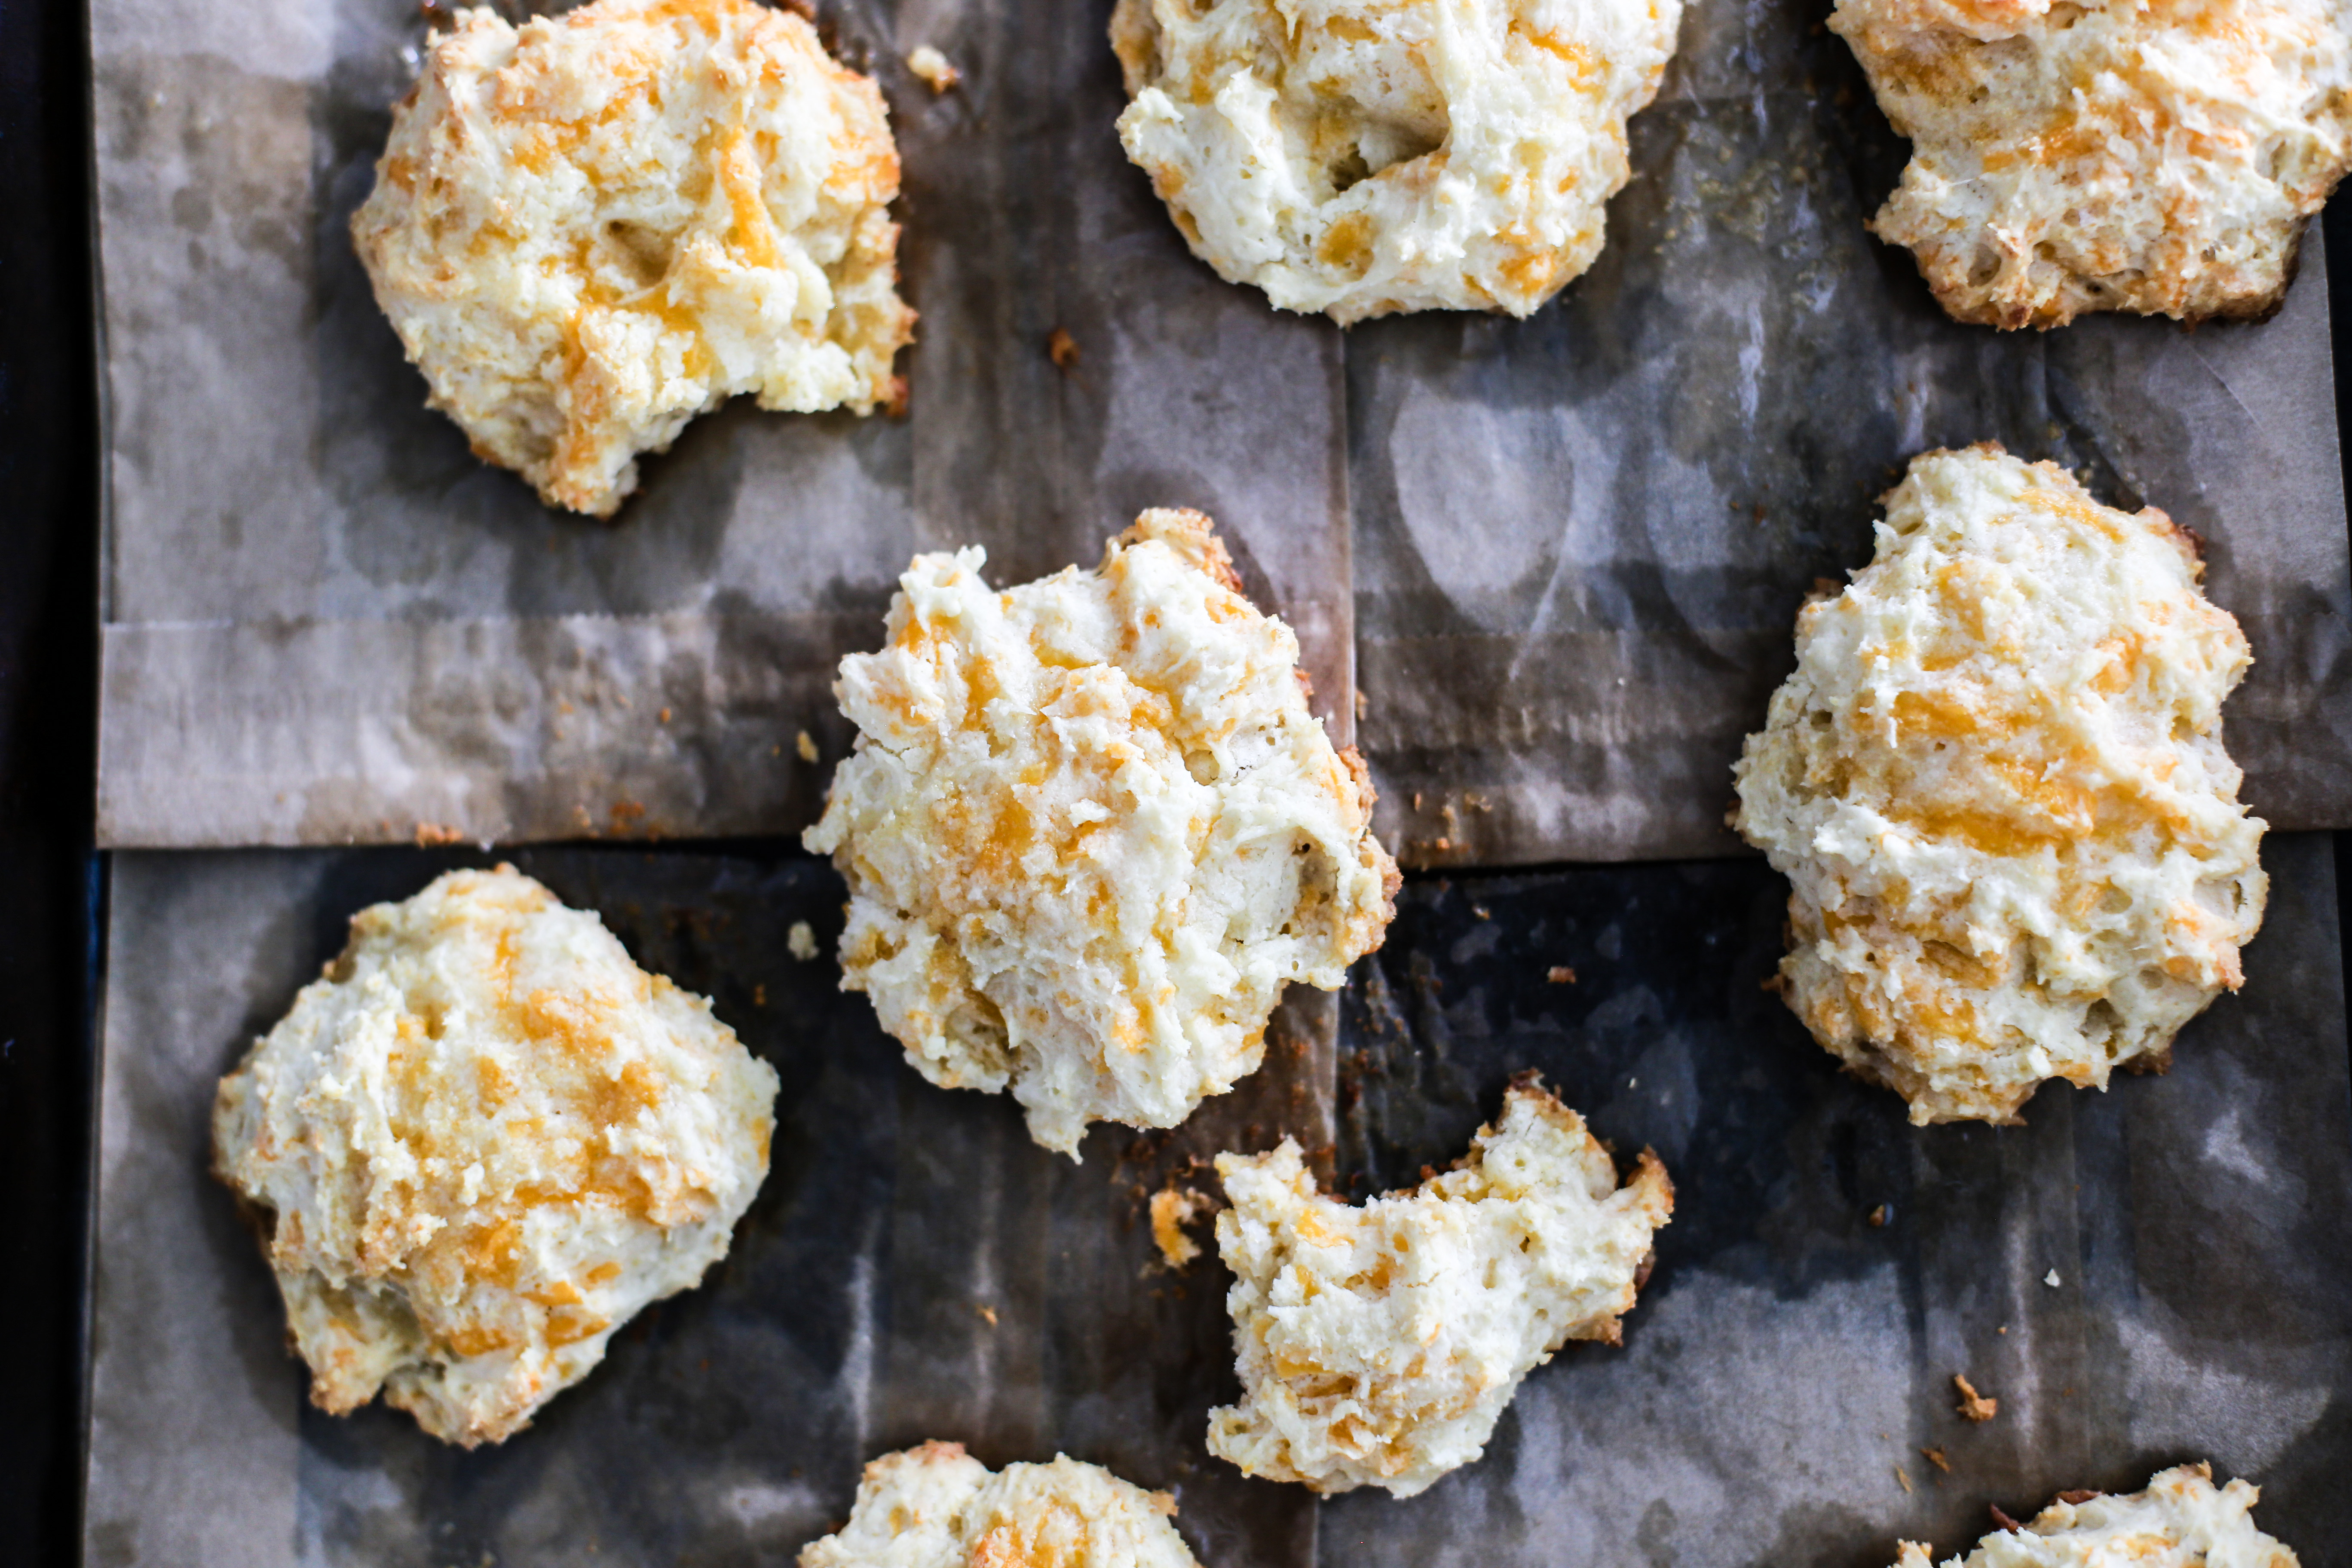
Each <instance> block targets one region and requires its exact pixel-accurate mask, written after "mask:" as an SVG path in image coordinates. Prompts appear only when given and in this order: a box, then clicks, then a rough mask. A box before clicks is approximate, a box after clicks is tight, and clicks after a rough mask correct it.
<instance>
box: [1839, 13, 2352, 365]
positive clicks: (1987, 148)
mask: <svg viewBox="0 0 2352 1568" xmlns="http://www.w3.org/2000/svg"><path fill="white" fill-rule="evenodd" d="M1830 26H1832V28H1834V29H1836V31H1837V32H1838V33H1840V34H1841V35H1843V37H1844V38H1845V40H1846V41H1847V42H1848V43H1849V44H1851V45H1852V46H1853V51H1854V54H1855V55H1856V57H1857V58H1860V59H1861V61H1862V65H1863V68H1864V71H1865V72H1867V73H1868V75H1869V77H1870V85H1871V89H1872V90H1873V91H1874V92H1875V93H1876V94H1877V95H1878V102H1879V106H1880V107H1881V108H1882V109H1884V110H1885V111H1886V116H1887V118H1888V119H1889V120H1891V121H1894V123H1895V130H1896V131H1898V132H1901V133H1902V134H1903V135H1905V136H1906V137H1908V138H1910V140H1911V142H1912V156H1911V163H1910V166H1909V167H1908V168H1906V169H1905V170H1904V172H1903V182H1902V184H1901V185H1900V186H1899V187H1898V188H1897V189H1896V190H1895V194H1894V195H1893V196H1892V197H1890V198H1889V199H1888V201H1887V203H1886V205H1885V206H1884V207H1883V208H1881V209H1880V211H1879V213H1878V216H1877V217H1876V218H1875V219H1874V220H1873V222H1872V224H1871V227H1872V229H1873V231H1874V232H1875V233H1876V234H1877V235H1878V237H1880V238H1882V239H1885V240H1887V241H1889V242H1891V243H1893V244H1895V245H1901V246H1907V247H1910V249H1911V250H1912V251H1913V252H1914V253H1916V256H1917V257H1918V260H1919V268H1920V270H1921V271H1922V272H1923V273H1925V274H1926V275H1927V282H1928V285H1929V286H1930V287H1931V288H1932V289H1934V290H1935V293H1936V298H1937V300H1940V301H1942V303H1943V306H1944V309H1945V310H1948V311H1950V312H1951V313H1952V315H1954V316H1956V317H1958V319H1959V320H1961V321H1980V322H1984V323H1986V324H1989V325H1991V326H1997V327H2024V326H2035V327H2054V326H2060V325H2063V324H2064V323H2065V322H2067V321H2072V320H2073V319H2074V317H2075V316H2077V315H2079V314H2081V313H2082V312H2083V311H2085V310H2137V311H2141V312H2145V313H2153V314H2162V315H2167V316H2172V317H2176V318H2179V319H2183V320H2188V321H2200V320H2203V319H2204V318H2206V317H2209V316H2260V315H2264V314H2267V313H2268V312H2269V311H2271V310H2273V309H2275V308H2276V307H2277V305H2278V303H2279V300H2281V299H2282V298H2283V297H2284V294H2285V291H2286V285H2287V280H2288V279H2289V277H2290V276H2291V275H2292V273H2293V269H2294V253H2295V246H2296V243H2297V240H2298V237H2299V236H2300V235H2301V233H2302V231H2303V222H2304V219H2305V218H2306V217H2308V216H2310V215H2311V214H2313V213H2315V212H2317V211H2318V210H2319V209H2320V206H2321V205H2322V204H2324V203H2325V202H2326V200H2327V193H2328V192H2329V191H2331V190H2333V189H2334V188H2335V186H2336V181H2337V180H2338V179H2339V178H2341V177H2342V176H2343V174H2344V172H2345V169H2346V167H2347V162H2352V17H2347V12H2346V10H2345V8H2344V6H2343V5H2342V4H2341V3H2340V0H2107V3H2105V4H2101V3H2098V0H2092V3H2090V4H2087V5H2077V4H2073V3H2071V0H2057V3H2055V4H2053V0H1839V4H1838V6H1837V10H1836V12H1835V14H1834V15H1833V16H1832V18H1831V20H1830Z"/></svg>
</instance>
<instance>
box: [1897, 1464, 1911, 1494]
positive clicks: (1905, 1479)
mask: <svg viewBox="0 0 2352 1568" xmlns="http://www.w3.org/2000/svg"><path fill="white" fill-rule="evenodd" d="M1895 1479H1896V1480H1898V1481H1901V1482H1902V1483H1903V1489H1904V1490H1905V1491H1906V1492H1908V1491H1909V1490H1910V1489H1911V1478H1910V1477H1909V1476H1908V1475H1907V1474H1906V1473H1905V1472H1904V1469H1903V1467H1902V1466H1900V1465H1897V1466H1895Z"/></svg>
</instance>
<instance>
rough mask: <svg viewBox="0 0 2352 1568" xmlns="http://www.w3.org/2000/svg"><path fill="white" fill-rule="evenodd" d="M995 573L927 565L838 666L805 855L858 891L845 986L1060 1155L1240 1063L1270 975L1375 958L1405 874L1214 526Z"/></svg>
mask: <svg viewBox="0 0 2352 1568" xmlns="http://www.w3.org/2000/svg"><path fill="white" fill-rule="evenodd" d="M984 559H985V557H984V556H983V555H982V552H980V551H978V550H964V551H960V552H957V553H956V554H953V555H922V556H918V557H917V558H916V559H915V563H914V564H913V565H912V566H911V567H910V568H909V569H908V572H907V574H905V575H904V576H903V577H901V578H900V579H899V584H900V588H899V592H898V595H897V597H896V598H895V599H893V600H892V602H891V605H890V617H889V623H888V644H887V647H884V648H883V649H882V650H881V651H880V652H878V653H870V654H854V655H852V656H851V657H849V658H845V659H844V660H842V662H841V679H840V680H839V681H838V682H837V683H836V684H835V688H834V691H835V695H836V696H837V697H838V698H839V699H840V700H841V705H842V710H843V711H844V712H845V713H847V714H848V715H849V717H850V719H851V720H852V721H855V722H856V725H857V730H858V735H857V744H856V751H855V752H853V753H852V754H851V755H850V756H849V757H848V758H847V759H845V761H844V762H843V763H842V764H841V767H840V769H839V770H838V771H837V772H836V773H835V774H834V779H833V786H832V789H831V792H830V794H829V795H828V797H827V800H826V803H825V810H824V817H823V819H822V820H820V821H819V822H818V823H817V825H816V826H814V827H812V828H811V829H809V831H808V834H807V837H806V843H807V845H808V847H810V848H811V849H813V850H815V851H817V852H818V853H820V854H829V855H831V856H832V857H833V858H834V863H835V865H836V866H838V867H839V868H841V871H842V874H843V875H844V876H845V878H847V879H848V882H849V895H850V902H849V921H848V925H847V928H846V929H845V931H843V932H842V937H841V959H842V968H843V971H844V973H843V979H842V984H843V985H844V986H845V987H847V988H849V989H851V990H857V991H863V992H865V993H866V994H867V995H869V996H870V997H872V998H873V1001H874V1008H875V1011H876V1013H877V1014H878V1015H879V1016H880V1018H881V1021H882V1026H883V1027H884V1028H885V1029H887V1030H888V1031H889V1032H890V1033H891V1034H892V1035H893V1036H895V1037H897V1038H898V1041H899V1043H900V1044H901V1045H903V1046H905V1047H907V1059H908V1061H909V1062H910V1063H911V1064H913V1066H914V1067H915V1068H916V1069H917V1070H918V1071H919V1072H920V1073H922V1075H923V1076H924V1077H926V1078H928V1079H930V1080H931V1081H932V1082H933V1083H936V1084H939V1085H940V1086H941V1087H942V1088H947V1089H982V1090H984V1091H987V1092H989V1093H997V1092H1001V1091H1003V1089H1007V1088H1008V1087H1009V1088H1010V1089H1012V1091H1013V1097H1014V1098H1015V1099H1016V1100H1019V1101H1020V1102H1021V1104H1022V1105H1023V1107H1024V1109H1025V1110H1027V1112H1028V1119H1029V1131H1030V1135H1031V1136H1032V1137H1034V1139H1036V1141H1037V1142H1040V1143H1042V1144H1044V1145H1045V1147H1046V1148H1048V1149H1055V1150H1059V1151H1061V1152H1065V1153H1068V1154H1071V1155H1072V1156H1073V1157H1075V1156H1076V1151H1077V1146H1078V1141H1079V1139H1080V1138H1082V1137H1083V1136H1084V1135H1085V1132H1086V1129H1087V1122H1089V1121H1105V1120H1108V1121H1123V1122H1126V1123H1127V1124H1128V1125H1129V1126H1132V1127H1172V1126H1174V1125H1175V1124H1176V1123H1178V1122H1180V1121H1183V1120H1184V1118H1185V1117H1187V1116H1189V1115H1190V1114H1192V1108H1193V1107H1194V1106H1196V1105H1198V1104H1200V1102H1201V1101H1202V1099H1204V1098H1205V1097H1207V1096H1209V1095H1213V1094H1223V1093H1224V1092H1225V1091H1226V1090H1227V1089H1231V1088H1232V1087H1233V1086H1234V1083H1235V1081H1237V1080H1238V1079H1242V1078H1244V1077H1245V1076H1247V1075H1248V1074H1250V1073H1253V1072H1255V1071H1256V1070H1257V1067H1258V1063H1259V1062H1260V1061H1261V1060H1262V1059H1263V1058H1264V1057H1265V1027H1266V1020H1267V1017H1268V1016H1269V1015H1270V1014H1271V1013H1272V1012H1273V1010H1274V1005H1275V1004H1276V1001H1277V1000H1279V998H1280V996H1281V994H1282V988H1283V986H1284V985H1285V984H1287V983H1289V982H1291V981H1299V982H1303V983H1304V984H1309V985H1316V986H1320V987H1322V988H1323V989H1325V990H1332V989H1336V988H1337V987H1338V986H1339V984H1341V983H1342V981H1343V980H1344V979H1345V977H1346V973H1347V968H1348V965H1349V963H1352V962H1353V961H1354V960H1355V959H1356V958H1358V957H1359V956H1360V955H1361V954H1363V953H1365V952H1370V950H1371V949H1373V948H1375V947H1377V946H1379V945H1380V942H1381V935H1382V933H1383V932H1384V931H1385V930H1386V929H1387V926H1388V921H1389V918H1390V915H1391V904H1390V901H1389V900H1390V897H1391V894H1392V893H1393V891H1394V890H1395V888H1396V882H1397V872H1396V865H1395V863H1394V862H1393V861H1392V860H1391V859H1390V858H1389V856H1388V853H1387V851H1385V850H1383V849H1382V848H1381V845H1380V842H1379V840H1377V839H1375V838H1374V837H1372V831H1371V808H1372V790H1371V784H1370V780H1369V778H1368V776H1367V775H1366V773H1365V772H1364V769H1363V763H1362V762H1361V760H1360V759H1359V758H1358V757H1357V756H1356V753H1355V752H1354V750H1353V748H1350V749H1349V750H1348V751H1345V752H1341V751H1339V750H1336V749H1334V748H1333V746H1332V744H1331V742H1330V741H1329V739H1328V737H1327V736H1326V735H1325V734H1324V732H1323V725H1322V722H1321V721H1319V720H1318V719H1317V718H1315V717H1314V715H1313V714H1312V713H1310V712H1309V711H1308V710H1307V693H1306V690H1305V689H1304V687H1303V685H1302V682H1301V678H1300V675H1299V671H1298V641H1297V637H1293V636H1292V635H1291V631H1290V628H1289V627H1287V626H1284V625H1283V624H1282V623H1281V622H1280V621H1278V620H1276V619H1274V618H1272V617H1270V616H1264V615H1260V614H1259V613H1258V611H1257V610H1256V609H1255V607H1254V606H1253V605H1251V604H1250V602H1249V601H1248V600H1247V599H1246V598H1244V597H1243V596H1242V594H1241V593H1240V591H1239V590H1240V583H1239V580H1238V579H1237V578H1235V577H1234V574H1233V569H1232V563H1231V562H1230V560H1229V559H1228V558H1227V556H1226V554H1225V550H1224V546H1223V544H1221V543H1220V542H1218V541H1217V538H1216V536H1215V534H1214V533H1213V531H1212V530H1211V526H1210V523H1209V520H1208V519H1206V518H1204V517H1202V516H1201V515H1200V514H1199V513H1198V512H1187V511H1174V510H1154V511H1148V512H1145V513H1144V514H1143V516H1142V517H1141V518H1140V519H1139V520H1138V521H1137V522H1136V524H1135V526H1134V527H1133V528H1131V529H1129V530H1128V531H1127V532H1125V533H1124V534H1122V535H1120V536H1119V537H1118V539H1116V540H1114V541H1113V542H1111V543H1110V544H1109V545H1108V548H1106V549H1105V551H1104V552H1103V560H1102V565H1101V566H1100V568H1099V569H1097V570H1096V571H1093V572H1080V571H1078V570H1077V569H1076V568H1075V567H1072V568H1069V569H1067V570H1066V571H1063V572H1061V573H1058V574H1055V575H1054V576H1051V577H1047V578H1045V579H1043V580H1041V581H1039V582H1035V583H1030V584H1024V585H1023V586H1021V587H1017V588H1013V589H1010V590H1008V591H1006V592H1003V593H998V592H996V591H994V590H992V589H991V588H990V587H989V586H988V585H987V584H985V583H983V582H982V580H981V576H980V569H981V566H982V563H983V561H984Z"/></svg>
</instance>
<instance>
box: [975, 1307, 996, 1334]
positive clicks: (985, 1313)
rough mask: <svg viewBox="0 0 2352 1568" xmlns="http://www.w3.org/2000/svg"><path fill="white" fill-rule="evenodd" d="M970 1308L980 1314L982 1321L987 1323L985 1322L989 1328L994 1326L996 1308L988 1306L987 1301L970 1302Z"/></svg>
mask: <svg viewBox="0 0 2352 1568" xmlns="http://www.w3.org/2000/svg"><path fill="white" fill-rule="evenodd" d="M971 1310H973V1311H975V1312H977V1313H979V1314H980V1316H981V1319H982V1321H984V1322H985V1323H987V1324H988V1326H989V1327H990V1328H994V1327H996V1309H995V1308H993V1307H992V1306H990V1305H989V1304H988V1303H987V1302H985V1301H975V1302H973V1303H972V1308H971Z"/></svg>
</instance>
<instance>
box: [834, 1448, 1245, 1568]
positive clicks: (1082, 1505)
mask: <svg viewBox="0 0 2352 1568" xmlns="http://www.w3.org/2000/svg"><path fill="white" fill-rule="evenodd" d="M1175 1512H1176V1501H1175V1500H1174V1499H1173V1498H1171V1497H1170V1496H1169V1495H1168V1494H1167V1493H1166V1492H1148V1491H1145V1490H1144V1489H1142V1488H1141V1487H1138V1486H1131V1485H1129V1483H1128V1482H1126V1481H1123V1480H1120V1479H1118V1477H1117V1476H1114V1475H1112V1474H1111V1473H1110V1472H1109V1471H1108V1470H1106V1469H1104V1468H1102V1467H1101V1466H1099V1465H1086V1464H1080V1463H1079V1462H1078V1461H1077V1460H1076V1459H1071V1458H1063V1457H1061V1456H1059V1455H1056V1456H1055V1459H1054V1462H1053V1463H1052V1464H1050V1465H1007V1466H1005V1467H1004V1468H1003V1469H1002V1470H997V1471H992V1470H990V1469H989V1468H988V1467H987V1466H986V1465H983V1464H982V1463H981V1462H980V1461H979V1460H978V1459H975V1458H971V1456H969V1455H967V1454H966V1453H965V1452H964V1451H963V1445H962V1444H961V1443H925V1444H923V1445H922V1446H921V1447H915V1448H908V1449H906V1450H905V1451H904V1452H901V1453H897V1454H885V1455H883V1456H882V1457H881V1458H878V1459H877V1460H875V1461H874V1462H873V1463H872V1464H870V1465H868V1466H866V1475H865V1479H863V1480H861V1481H859V1482H858V1485H857V1503H856V1507H855V1508H854V1509H853V1510H851V1511H850V1515H849V1522H848V1523H847V1524H845V1525H843V1526H842V1527H841V1528H840V1530H838V1531H835V1532H834V1533H833V1534H831V1535H828V1536H825V1537H824V1539H822V1540H820V1541H812V1542H809V1543H808V1544H807V1545H806V1546H804V1547H803V1548H802V1549H801V1555H800V1568H1022V1565H1023V1564H1025V1563H1035V1564H1039V1565H1041V1568H1042V1565H1044V1564H1048V1563H1050V1564H1052V1565H1053V1568H1199V1564H1198V1563H1195V1562H1194V1560H1193V1557H1192V1552H1191V1550H1190V1549H1188V1548H1187V1547H1186V1546H1185V1544H1184V1538H1183V1537H1182V1536H1181V1535H1179V1534H1177V1533H1176V1527H1175V1526H1174V1525H1172V1524H1171V1523H1169V1522H1168V1521H1169V1520H1170V1519H1171V1517H1173V1516H1174V1514H1175Z"/></svg>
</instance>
